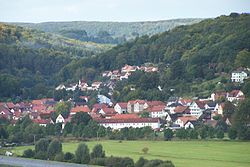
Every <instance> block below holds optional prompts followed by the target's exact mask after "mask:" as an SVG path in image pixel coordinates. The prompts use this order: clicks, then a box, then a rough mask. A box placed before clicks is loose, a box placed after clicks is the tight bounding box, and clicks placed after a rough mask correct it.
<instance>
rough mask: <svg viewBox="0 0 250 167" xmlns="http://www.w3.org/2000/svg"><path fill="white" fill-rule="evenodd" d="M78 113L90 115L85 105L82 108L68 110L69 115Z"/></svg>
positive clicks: (76, 107)
mask: <svg viewBox="0 0 250 167" xmlns="http://www.w3.org/2000/svg"><path fill="white" fill-rule="evenodd" d="M78 112H85V113H90V109H89V107H88V106H87V105H84V106H75V107H73V108H72V109H71V110H70V115H75V114H76V113H78Z"/></svg>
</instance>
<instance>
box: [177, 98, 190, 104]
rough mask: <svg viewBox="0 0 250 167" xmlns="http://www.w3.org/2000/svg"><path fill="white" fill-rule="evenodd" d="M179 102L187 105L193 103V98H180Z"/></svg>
mask: <svg viewBox="0 0 250 167" xmlns="http://www.w3.org/2000/svg"><path fill="white" fill-rule="evenodd" d="M179 102H180V103H181V104H183V105H186V104H188V103H192V99H180V100H179Z"/></svg>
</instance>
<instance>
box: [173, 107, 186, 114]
mask: <svg viewBox="0 0 250 167" xmlns="http://www.w3.org/2000/svg"><path fill="white" fill-rule="evenodd" d="M174 112H176V113H184V112H190V109H189V107H188V106H177V107H176V108H175V109H174Z"/></svg>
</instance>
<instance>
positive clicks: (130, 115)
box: [111, 114, 139, 119]
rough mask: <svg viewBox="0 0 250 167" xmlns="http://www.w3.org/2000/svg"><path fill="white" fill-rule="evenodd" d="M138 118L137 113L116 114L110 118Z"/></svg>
mask: <svg viewBox="0 0 250 167" xmlns="http://www.w3.org/2000/svg"><path fill="white" fill-rule="evenodd" d="M133 118H139V116H138V115H137V114H116V115H114V116H113V117H112V118H111V119H133Z"/></svg>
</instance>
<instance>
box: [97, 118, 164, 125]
mask: <svg viewBox="0 0 250 167" xmlns="http://www.w3.org/2000/svg"><path fill="white" fill-rule="evenodd" d="M96 121H97V122H98V123H102V124H104V123H157V122H159V118H132V119H112V118H111V119H96Z"/></svg>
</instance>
